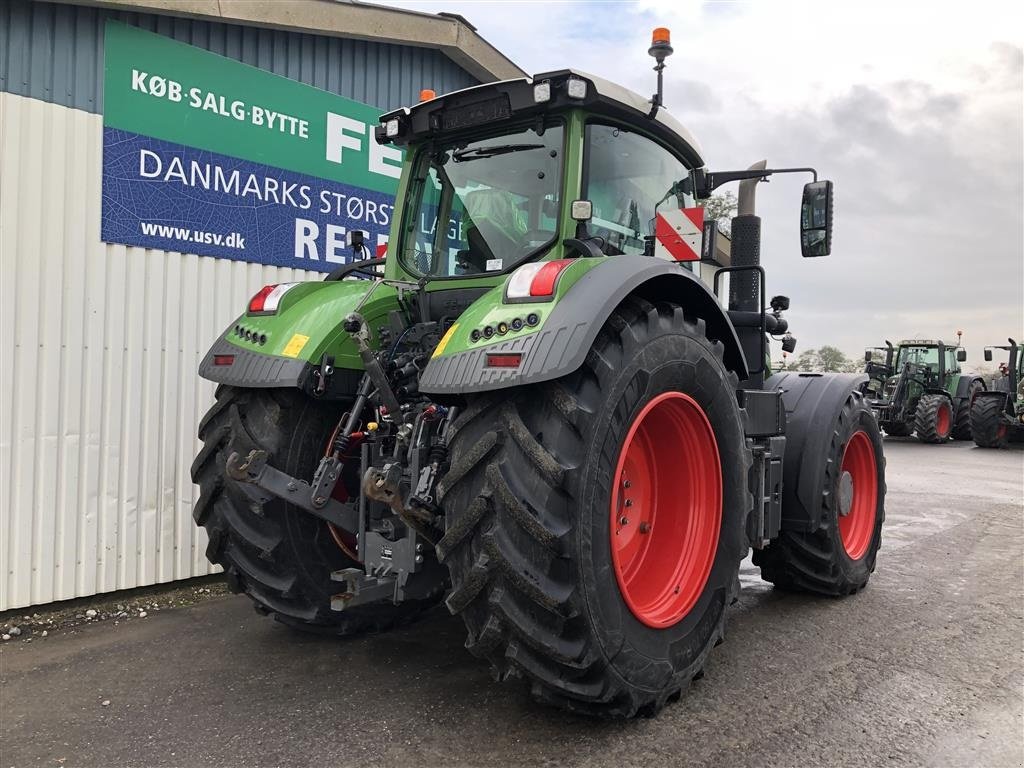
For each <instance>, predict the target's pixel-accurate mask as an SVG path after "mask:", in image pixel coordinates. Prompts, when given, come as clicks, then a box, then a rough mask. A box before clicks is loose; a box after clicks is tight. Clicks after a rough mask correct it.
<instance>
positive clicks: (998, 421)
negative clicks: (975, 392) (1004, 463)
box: [971, 395, 1009, 448]
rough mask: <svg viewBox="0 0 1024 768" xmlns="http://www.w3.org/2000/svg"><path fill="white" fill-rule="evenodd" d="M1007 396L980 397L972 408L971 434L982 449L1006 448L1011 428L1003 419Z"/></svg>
mask: <svg viewBox="0 0 1024 768" xmlns="http://www.w3.org/2000/svg"><path fill="white" fill-rule="evenodd" d="M1005 407H1006V396H1005V395H1004V396H1002V397H991V396H990V397H979V398H978V399H977V400H975V401H974V404H973V405H972V406H971V432H972V433H973V435H974V444H975V445H977V446H978V447H980V448H1005V447H1006V443H1007V442H1008V440H1007V438H1008V434H1007V433H1008V432H1009V427H1008V425H1007V424H1006V421H1005V420H1004V418H1003V413H1004V409H1005Z"/></svg>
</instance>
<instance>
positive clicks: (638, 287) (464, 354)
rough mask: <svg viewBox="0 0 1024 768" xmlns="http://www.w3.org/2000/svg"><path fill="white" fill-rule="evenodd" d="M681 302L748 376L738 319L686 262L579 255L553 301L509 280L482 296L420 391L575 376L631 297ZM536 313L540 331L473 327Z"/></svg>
mask: <svg viewBox="0 0 1024 768" xmlns="http://www.w3.org/2000/svg"><path fill="white" fill-rule="evenodd" d="M631 294H632V295H637V296H641V297H643V298H645V299H648V300H650V301H659V300H668V301H674V302H676V303H678V304H680V305H681V306H682V307H683V308H684V310H685V311H686V313H687V315H688V316H692V317H698V318H702V319H703V320H704V322H705V323H706V326H707V333H708V336H709V337H711V338H714V339H718V340H719V341H721V342H722V343H723V344H724V346H725V351H724V360H725V364H726V366H727V367H728V368H729V369H731V370H733V371H735V372H736V374H737V376H739V378H740V379H741V380H742V379H745V378H747V361H746V359H745V358H744V356H743V350H742V348H741V347H740V342H739V339H738V338H737V337H736V331H735V330H734V329H733V326H732V323H730V322H729V319H728V317H727V316H726V314H725V312H724V311H723V310H722V308H721V306H720V305H719V303H718V300H717V298H716V297H715V296H714V294H712V293H711V291H709V290H708V288H707V287H706V286H705V285H704V283H702V282H701V281H700V279H699V278H697V277H696V276H695V275H694V274H693V273H692V272H690V271H689V270H686V269H684V268H683V267H682V266H681V265H680V264H679V263H676V262H670V261H665V260H662V259H654V258H650V257H647V256H611V257H605V258H581V259H577V260H576V261H575V262H574V263H573V264H572V265H570V266H569V267H568V268H566V270H565V271H564V272H563V273H562V275H561V277H560V278H559V284H558V288H557V290H556V294H555V296H554V298H553V300H549V301H546V302H534V301H531V302H511V301H509V300H507V299H505V297H504V284H503V285H501V286H499V287H497V288H495V289H493V290H492V291H490V292H488V293H487V294H485V295H484V296H483V297H482V298H480V299H479V300H478V301H477V302H476V303H475V304H474V305H473V306H472V307H470V308H469V310H467V311H466V312H465V314H463V316H462V317H461V318H459V323H458V326H457V327H456V328H454V329H453V330H452V332H451V333H449V334H448V335H447V336H446V337H445V339H443V340H442V343H441V344H439V345H438V350H437V351H436V352H435V354H434V357H433V359H432V360H431V361H430V364H429V365H428V366H427V367H426V370H425V371H424V372H423V376H422V378H421V380H420V391H421V392H425V393H427V394H431V395H435V396H445V395H463V394H468V393H472V392H483V391H488V390H497V389H507V388H509V387H518V386H523V385H526V384H535V383H538V382H542V381H550V380H552V379H557V378H560V377H562V376H565V375H567V374H569V373H572V372H573V371H575V370H576V369H577V368H579V367H580V366H581V365H582V364H583V361H584V360H585V359H586V356H587V354H588V352H589V351H590V348H591V346H592V345H593V343H594V340H595V339H596V338H597V334H598V333H599V332H600V331H601V328H602V326H603V325H604V323H605V321H606V320H607V319H608V317H609V316H610V315H611V313H612V312H613V311H614V310H615V308H616V307H617V306H619V305H620V304H621V303H622V302H623V301H624V300H625V299H626V297H628V296H630V295H631ZM530 314H534V315H536V316H537V320H538V324H537V326H536V327H534V328H529V327H527V328H525V329H524V331H522V332H518V333H516V332H511V331H509V332H506V333H505V334H502V335H495V336H493V337H492V338H491V339H481V340H479V341H476V342H474V341H473V340H472V337H471V334H472V332H473V331H474V330H477V331H480V330H482V329H483V328H487V327H491V328H496V327H497V324H498V323H502V322H511V321H512V320H513V319H523V318H525V317H527V316H529V315H530ZM495 353H497V354H502V355H515V354H519V355H521V356H522V357H521V361H522V362H521V363H520V364H519V366H518V367H516V368H489V367H486V363H487V355H488V354H495Z"/></svg>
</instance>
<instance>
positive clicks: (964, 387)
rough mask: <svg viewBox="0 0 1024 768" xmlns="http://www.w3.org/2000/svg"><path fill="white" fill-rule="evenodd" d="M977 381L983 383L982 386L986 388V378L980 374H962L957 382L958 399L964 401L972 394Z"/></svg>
mask: <svg viewBox="0 0 1024 768" xmlns="http://www.w3.org/2000/svg"><path fill="white" fill-rule="evenodd" d="M975 383H978V384H981V388H982V389H985V380H984V379H983V378H981V377H980V376H971V375H970V374H967V375H965V374H960V378H959V381H957V384H956V399H957V400H958V401H960V402H963V401H964V400H966V399H967V398H968V397H970V394H971V387H972V386H974V384H975Z"/></svg>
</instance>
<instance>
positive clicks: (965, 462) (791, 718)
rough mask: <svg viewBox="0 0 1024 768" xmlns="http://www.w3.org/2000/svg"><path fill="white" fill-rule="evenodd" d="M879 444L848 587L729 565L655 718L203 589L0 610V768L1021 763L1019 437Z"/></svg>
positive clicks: (437, 647)
mask: <svg viewBox="0 0 1024 768" xmlns="http://www.w3.org/2000/svg"><path fill="white" fill-rule="evenodd" d="M886 454H887V456H888V461H889V496H888V503H887V515H888V517H887V521H886V527H885V529H884V531H883V548H882V551H881V553H880V555H879V560H878V571H877V572H876V574H875V576H874V578H873V579H872V582H871V585H870V586H869V588H868V589H867V590H865V591H864V592H862V593H860V594H858V595H856V596H854V597H852V598H848V599H845V600H826V599H816V598H812V597H806V596H800V595H787V594H782V593H778V592H775V591H773V590H772V589H771V588H770V586H769V585H767V584H765V583H764V582H762V581H761V580H760V579H759V578H758V576H757V569H755V568H753V567H752V566H750V565H749V564H746V565H745V566H744V569H743V573H742V576H743V585H744V589H743V592H742V596H741V598H740V601H739V603H738V604H737V605H735V606H734V607H733V608H732V609H731V615H730V622H729V634H728V638H727V641H726V643H725V644H724V645H723V646H721V647H720V648H718V649H717V650H716V652H715V653H714V654H712V657H711V661H710V663H709V664H708V667H707V670H706V671H707V675H706V677H705V678H704V679H703V680H702V681H700V682H699V683H697V684H696V685H695V686H694V687H693V688H691V690H690V691H689V693H688V694H687V695H685V696H684V697H683V699H682V701H680V702H679V703H677V704H674V705H672V706H670V707H668V708H667V709H666V710H665V711H664V712H663V713H662V714H661V715H660V716H659V717H658V718H656V719H653V720H635V721H630V722H613V723H595V722H591V721H587V720H582V719H579V718H575V717H571V716H568V715H564V714H562V713H559V712H557V711H553V710H550V709H545V708H542V707H538V706H536V705H534V704H533V703H531V701H530V700H529V698H528V697H527V695H526V693H525V691H524V689H523V687H522V686H521V684H518V683H515V682H509V683H505V684H503V685H498V684H495V683H493V682H491V680H490V678H489V675H488V673H487V670H486V668H485V667H484V666H483V665H481V664H480V663H479V662H478V661H477V660H475V659H474V658H472V657H471V656H470V655H469V654H468V653H467V652H466V651H465V650H464V649H463V647H462V643H463V639H464V633H463V629H462V626H461V623H460V622H459V620H458V619H455V618H453V617H450V616H448V615H447V614H446V613H445V612H444V611H443V610H437V611H435V612H433V613H431V614H430V615H429V616H427V617H426V618H425V619H423V620H422V621H420V622H418V623H417V624H415V625H413V626H411V627H407V628H405V629H403V630H400V631H396V632H392V633H389V634H384V635H379V636H376V637H364V638H358V639H354V640H346V641H339V640H334V639H330V638H320V637H306V636H298V635H295V634H293V633H291V632H289V631H288V630H286V629H285V628H283V627H281V626H280V625H278V624H276V623H275V622H272V621H269V620H267V619H264V618H261V617H259V616H257V615H256V614H255V613H254V612H253V611H252V608H251V607H250V605H249V603H248V601H247V600H246V599H244V598H241V597H236V596H228V595H226V594H223V591H222V588H221V587H220V586H219V585H216V584H212V583H210V582H204V583H202V584H200V585H194V584H193V585H188V586H186V587H185V588H184V589H178V590H174V591H171V592H154V591H150V592H149V593H147V594H144V595H141V596H135V597H127V596H114V597H112V598H111V599H109V600H102V601H101V600H92V601H80V602H79V603H78V604H76V605H73V606H71V607H67V606H65V607H62V608H61V610H60V611H58V612H47V611H43V610H42V609H39V608H37V609H34V610H33V611H29V612H25V611H22V612H20V613H16V614H14V615H5V616H2V617H0V625H2V627H6V628H7V629H8V630H10V629H11V627H13V626H17V627H18V628H19V629H21V630H22V632H21V633H20V634H17V635H13V636H11V639H10V640H8V641H5V642H3V643H2V644H0V686H2V688H0V761H2V762H0V765H2V766H37V765H43V766H120V765H126V766H127V765H132V766H206V765H225V766H240V765H247V766H264V765H266V766H271V765H288V766H323V765H359V766H378V765H379V766H406V765H416V766H461V765H486V766H508V765H537V766H542V765H553V764H557V765H580V766H584V765H585V766H627V765H630V766H631V765H637V766H645V767H646V766H658V765H681V764H690V763H692V764H707V765H712V764H714V765H716V766H732V765H736V766H741V765H759V766H762V765H763V766H770V765H779V766H791V765H801V766H803V765H836V766H856V767H857V768H864V766H871V765H883V764H884V765H915V766H916V765H928V766H943V767H944V766H960V765H962V766H993V767H995V766H1018V765H1022V764H1024V698H1022V686H1024V654H1022V640H1024V609H1022V603H1024V601H1022V596H1024V587H1022V584H1024V563H1022V561H1024V557H1022V553H1024V528H1022V520H1024V518H1022V501H1024V451H1021V450H1013V451H985V450H982V449H977V448H974V447H973V445H967V444H963V443H950V444H948V445H943V446H926V445H921V444H918V443H916V442H914V441H909V440H888V441H887V443H886ZM206 589H209V590H211V591H210V592H205V591H199V590H206ZM171 595H178V597H177V598H175V597H170V596H171ZM176 601H177V602H176ZM179 603H180V605H179ZM119 605H120V606H124V607H123V608H119V607H118V606H119ZM149 606H155V607H149ZM89 610H95V611H96V612H97V613H96V615H95V616H89V615H88V611H89ZM143 612H145V613H146V616H145V617H144V618H140V615H141V613H143ZM122 613H123V614H125V615H123V616H122V615H121V614H122ZM26 615H27V616H28V617H29V619H28V620H27V621H26V620H25V619H23V616H26ZM48 619H53V621H52V623H50V622H48ZM2 627H0V628H2ZM43 631H46V632H47V636H46V637H45V638H44V637H43V636H42V632H43ZM5 634H10V632H5Z"/></svg>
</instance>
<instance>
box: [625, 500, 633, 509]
mask: <svg viewBox="0 0 1024 768" xmlns="http://www.w3.org/2000/svg"><path fill="white" fill-rule="evenodd" d="M626 506H627V507H632V506H633V500H632V499H626Z"/></svg>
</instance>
